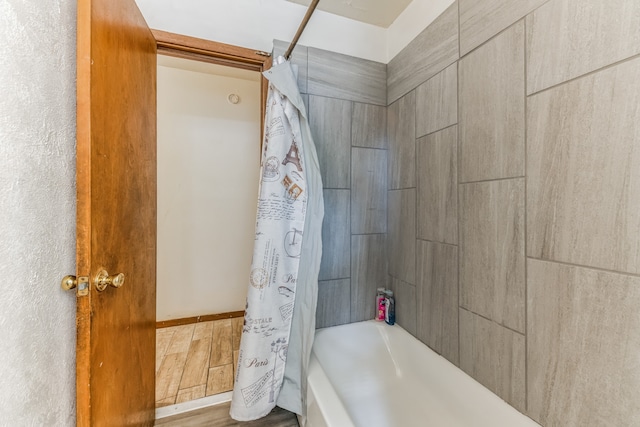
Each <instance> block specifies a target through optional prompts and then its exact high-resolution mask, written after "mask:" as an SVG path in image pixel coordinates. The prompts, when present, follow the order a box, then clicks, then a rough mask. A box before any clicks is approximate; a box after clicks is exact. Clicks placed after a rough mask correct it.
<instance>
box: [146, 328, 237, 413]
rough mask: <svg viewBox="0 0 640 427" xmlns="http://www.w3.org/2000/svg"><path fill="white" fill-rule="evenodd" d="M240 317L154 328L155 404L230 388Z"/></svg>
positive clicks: (187, 399) (209, 394) (169, 403)
mask: <svg viewBox="0 0 640 427" xmlns="http://www.w3.org/2000/svg"><path fill="white" fill-rule="evenodd" d="M242 322H243V318H242V317H238V318H234V319H224V320H215V321H211V322H202V323H194V324H190V325H181V326H173V327H169V328H161V329H157V330H156V408H160V407H163V406H169V405H173V404H175V403H182V402H187V401H189V400H195V399H200V398H203V397H206V396H211V395H214V394H219V393H224V392H226V391H231V389H232V388H233V378H234V374H235V372H234V371H235V366H236V363H235V362H236V361H237V355H238V349H239V348H240V335H241V334H242Z"/></svg>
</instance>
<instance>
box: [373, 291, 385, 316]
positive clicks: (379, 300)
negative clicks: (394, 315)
mask: <svg viewBox="0 0 640 427" xmlns="http://www.w3.org/2000/svg"><path fill="white" fill-rule="evenodd" d="M384 291H385V289H384V288H378V293H377V295H376V317H375V319H376V320H377V321H378V322H384V320H385V317H386V315H387V305H386V304H385V296H386V295H385V292H384Z"/></svg>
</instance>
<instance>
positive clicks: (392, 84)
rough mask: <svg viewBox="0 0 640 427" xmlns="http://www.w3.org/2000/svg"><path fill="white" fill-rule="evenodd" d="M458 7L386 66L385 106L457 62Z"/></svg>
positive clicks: (446, 12)
mask: <svg viewBox="0 0 640 427" xmlns="http://www.w3.org/2000/svg"><path fill="white" fill-rule="evenodd" d="M458 57H459V56H458V5H457V3H454V4H453V5H451V6H450V7H449V8H448V9H447V10H445V11H444V12H442V14H441V15H440V16H439V17H438V18H436V20H435V21H433V22H432V23H431V24H430V25H429V26H428V27H427V28H425V29H424V31H422V32H421V33H420V34H419V35H418V36H417V37H416V38H415V39H413V40H412V41H411V43H409V44H408V45H407V47H405V48H404V49H402V51H401V52H400V53H398V54H397V55H396V56H395V57H394V58H393V59H392V60H391V61H390V62H389V65H388V66H387V87H388V104H391V103H392V102H394V101H396V100H397V99H398V98H400V97H401V96H403V95H405V94H407V93H409V92H410V91H412V90H413V89H415V88H416V87H417V86H418V85H419V84H421V83H423V82H425V81H427V80H428V79H429V78H430V77H432V76H434V75H435V74H437V73H439V72H440V71H442V70H444V69H445V68H446V67H447V66H448V65H451V64H453V63H454V62H455V61H456V60H457V59H458Z"/></svg>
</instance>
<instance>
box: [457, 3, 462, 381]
mask: <svg viewBox="0 0 640 427" xmlns="http://www.w3.org/2000/svg"><path fill="white" fill-rule="evenodd" d="M460 23H461V20H460V0H458V60H457V61H456V104H457V105H456V122H457V123H456V124H457V126H458V128H457V129H456V198H457V200H456V206H457V208H456V216H457V218H456V226H457V230H456V233H457V236H456V240H457V242H458V245H457V247H458V250H457V256H458V263H457V264H458V265H457V273H458V277H457V283H456V286H457V288H458V301H456V307H457V308H458V312H457V313H456V314H457V317H458V354H457V356H458V367H461V365H462V363H461V361H462V356H461V354H462V352H461V350H460V349H461V348H462V335H461V334H460V323H461V322H460V301H461V298H462V293H461V291H460V289H461V286H460V265H461V264H462V257H461V253H462V241H461V238H460V222H461V216H462V215H461V213H460V211H461V206H462V204H461V203H460V194H461V191H460V189H461V188H462V187H461V185H460V170H461V169H462V167H461V161H462V156H461V155H460V151H461V144H460V129H461V127H462V126H461V123H460V108H461V104H460V61H461V58H460V54H461V51H460V33H461V29H460V27H461V25H460ZM461 369H462V368H461Z"/></svg>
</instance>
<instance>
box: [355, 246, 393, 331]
mask: <svg viewBox="0 0 640 427" xmlns="http://www.w3.org/2000/svg"><path fill="white" fill-rule="evenodd" d="M387 277H388V271H387V236H386V235H385V234H369V235H362V236H351V321H352V322H360V321H362V320H369V319H373V318H374V316H375V314H376V306H375V301H376V289H378V288H380V287H382V288H384V287H386V285H387Z"/></svg>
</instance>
